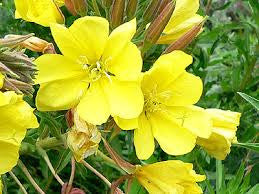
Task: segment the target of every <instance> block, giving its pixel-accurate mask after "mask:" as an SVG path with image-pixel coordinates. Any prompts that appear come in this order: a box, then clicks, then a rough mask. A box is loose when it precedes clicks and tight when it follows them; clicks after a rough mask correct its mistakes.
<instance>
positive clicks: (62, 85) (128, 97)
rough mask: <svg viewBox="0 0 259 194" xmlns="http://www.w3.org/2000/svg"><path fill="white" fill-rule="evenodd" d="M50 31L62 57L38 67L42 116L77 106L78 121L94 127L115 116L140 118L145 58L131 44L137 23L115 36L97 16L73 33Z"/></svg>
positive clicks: (49, 58)
mask: <svg viewBox="0 0 259 194" xmlns="http://www.w3.org/2000/svg"><path fill="white" fill-rule="evenodd" d="M51 31H52V35H53V37H54V39H55V41H56V43H57V45H58V47H59V49H60V50H61V52H62V54H63V55H57V54H52V55H43V56H41V57H39V58H37V59H36V61H35V63H36V64H37V67H38V70H39V72H38V75H37V76H36V82H37V83H39V84H41V86H40V89H39V91H38V94H37V97H36V106H37V108H38V109H39V110H40V111H56V110H67V109H70V108H73V107H75V106H77V105H78V106H77V108H76V109H77V112H78V114H79V116H80V117H81V118H82V119H84V120H85V121H87V122H88V123H92V124H94V125H99V124H102V123H104V122H106V121H107V119H108V117H109V116H110V115H112V116H120V117H121V118H125V119H131V118H135V117H137V116H138V115H139V114H140V113H141V111H142V108H143V104H144V99H143V94H142V92H141V88H140V85H139V82H138V79H139V76H140V72H141V69H142V58H141V54H140V51H139V50H138V48H137V47H136V45H134V44H133V43H132V42H131V39H132V37H133V35H134V33H135V31H136V20H135V19H134V20H132V21H130V22H128V23H125V24H123V25H121V26H119V27H118V28H116V29H115V30H114V31H113V32H112V33H111V34H110V35H109V23H108V21H107V20H106V19H104V18H101V17H94V16H86V17H83V18H80V19H77V20H76V21H75V22H74V24H73V25H72V26H71V27H70V28H69V29H68V28H66V27H64V26H62V25H59V24H53V25H51Z"/></svg>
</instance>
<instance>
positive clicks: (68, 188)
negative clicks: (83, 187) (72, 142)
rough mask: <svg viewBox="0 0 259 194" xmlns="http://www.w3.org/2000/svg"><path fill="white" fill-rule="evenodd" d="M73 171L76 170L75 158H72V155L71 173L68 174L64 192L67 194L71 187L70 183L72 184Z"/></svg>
mask: <svg viewBox="0 0 259 194" xmlns="http://www.w3.org/2000/svg"><path fill="white" fill-rule="evenodd" d="M75 171H76V165H75V159H74V157H72V158H71V175H70V178H69V181H68V185H67V188H66V194H69V193H70V191H71V189H72V185H73V181H74V177H75Z"/></svg>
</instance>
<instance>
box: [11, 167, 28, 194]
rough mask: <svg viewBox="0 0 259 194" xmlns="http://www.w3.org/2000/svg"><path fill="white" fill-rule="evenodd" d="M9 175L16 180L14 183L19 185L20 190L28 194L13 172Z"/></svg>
mask: <svg viewBox="0 0 259 194" xmlns="http://www.w3.org/2000/svg"><path fill="white" fill-rule="evenodd" d="M9 174H10V175H11V177H12V178H13V179H14V181H15V182H16V183H17V184H18V185H19V187H20V189H21V190H22V192H23V193H24V194H28V193H27V191H26V189H25V188H24V186H23V185H22V183H21V182H20V181H19V179H18V178H17V177H16V176H15V174H14V173H13V172H12V171H9Z"/></svg>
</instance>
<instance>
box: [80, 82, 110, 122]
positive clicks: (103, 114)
mask: <svg viewBox="0 0 259 194" xmlns="http://www.w3.org/2000/svg"><path fill="white" fill-rule="evenodd" d="M77 112H78V114H79V116H80V117H81V118H82V119H84V120H85V121H86V122H88V123H91V124H93V125H101V124H103V123H105V122H106V121H107V119H108V118H109V116H110V107H109V102H108V100H107V98H106V94H105V93H104V91H103V88H102V85H101V80H100V81H98V82H95V83H93V84H91V85H90V87H89V89H88V90H87V92H86V93H85V95H84V96H83V97H82V99H81V100H80V103H79V104H78V106H77Z"/></svg>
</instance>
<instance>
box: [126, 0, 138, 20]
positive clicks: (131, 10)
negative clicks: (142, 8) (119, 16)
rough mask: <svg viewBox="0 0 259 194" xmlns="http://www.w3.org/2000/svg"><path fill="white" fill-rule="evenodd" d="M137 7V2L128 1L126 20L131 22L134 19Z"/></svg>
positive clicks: (136, 0)
mask: <svg viewBox="0 0 259 194" xmlns="http://www.w3.org/2000/svg"><path fill="white" fill-rule="evenodd" d="M137 7H138V0H129V1H128V4H127V9H126V13H127V17H128V20H131V19H133V18H134V17H135V14H136V11H137Z"/></svg>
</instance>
